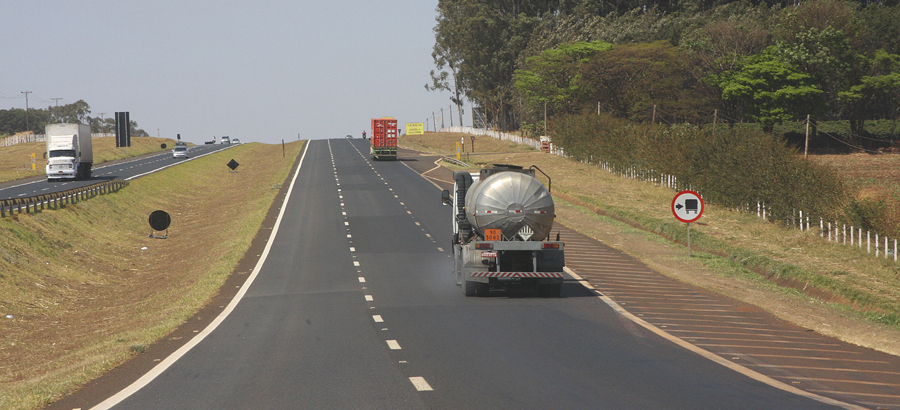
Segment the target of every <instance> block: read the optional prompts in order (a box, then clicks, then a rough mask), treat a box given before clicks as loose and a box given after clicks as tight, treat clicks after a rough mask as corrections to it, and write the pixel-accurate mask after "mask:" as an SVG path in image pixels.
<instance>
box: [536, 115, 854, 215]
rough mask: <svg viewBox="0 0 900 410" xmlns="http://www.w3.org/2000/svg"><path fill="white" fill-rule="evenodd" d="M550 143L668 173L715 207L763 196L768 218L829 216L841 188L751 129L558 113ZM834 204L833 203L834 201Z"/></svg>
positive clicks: (577, 154) (622, 165) (616, 166)
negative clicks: (800, 214) (798, 214)
mask: <svg viewBox="0 0 900 410" xmlns="http://www.w3.org/2000/svg"><path fill="white" fill-rule="evenodd" d="M551 129H552V130H553V134H552V135H553V139H554V143H555V144H557V145H558V146H560V147H562V148H563V149H564V150H565V151H566V153H567V154H568V155H570V156H572V157H574V158H575V159H578V160H586V161H590V162H593V163H597V162H598V161H603V162H604V163H606V164H607V165H609V166H610V167H611V168H612V169H613V170H614V171H618V172H624V171H625V170H629V169H635V170H637V171H638V172H640V174H641V175H644V176H647V177H658V176H659V175H661V174H670V175H674V176H676V177H677V178H678V181H679V185H680V186H681V187H684V188H688V187H690V188H692V189H694V190H696V191H698V192H699V193H700V194H701V195H703V197H704V198H705V199H707V200H710V201H712V202H715V203H718V204H720V205H725V206H731V207H743V206H751V207H755V206H756V202H757V201H759V202H763V203H765V204H766V205H767V206H768V207H769V215H771V216H772V218H786V217H789V216H791V215H793V214H794V212H795V211H796V210H803V211H804V212H805V213H812V214H814V215H818V216H822V217H825V218H835V217H837V216H838V213H839V212H838V211H839V210H840V209H841V207H842V206H843V204H844V203H846V202H847V201H846V198H847V197H848V196H847V188H846V187H845V186H844V184H843V182H842V180H841V179H840V178H839V177H838V176H837V174H836V173H835V172H834V171H832V170H831V169H830V168H827V167H825V166H822V165H818V164H815V163H812V162H809V161H805V160H803V158H802V157H801V156H799V155H798V153H797V151H796V150H794V149H792V148H789V147H788V146H787V145H786V144H785V142H784V141H783V140H781V139H780V138H778V137H775V136H773V135H771V134H766V133H763V132H761V131H759V130H753V129H746V128H729V127H720V128H719V129H718V130H717V132H716V133H713V132H712V129H711V128H709V127H706V128H701V127H697V126H694V125H690V124H685V125H673V126H668V125H648V124H638V123H633V122H629V121H627V120H623V119H617V118H612V117H608V116H603V115H599V116H598V115H561V116H557V117H555V118H554V119H553V120H552V121H551ZM836 205H837V206H836Z"/></svg>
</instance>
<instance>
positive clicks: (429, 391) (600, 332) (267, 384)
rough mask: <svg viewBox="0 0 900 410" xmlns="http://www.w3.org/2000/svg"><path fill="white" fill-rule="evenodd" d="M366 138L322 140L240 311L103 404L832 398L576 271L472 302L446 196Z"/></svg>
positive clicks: (549, 403) (501, 405) (299, 405)
mask: <svg viewBox="0 0 900 410" xmlns="http://www.w3.org/2000/svg"><path fill="white" fill-rule="evenodd" d="M367 143H368V141H364V140H346V139H342V140H330V141H324V140H318V141H311V142H310V143H309V145H308V150H307V152H306V153H305V156H304V159H303V163H302V164H301V166H300V168H299V169H298V172H297V176H296V179H295V180H294V183H293V186H292V190H291V191H290V194H289V195H288V202H287V205H286V207H285V208H284V209H282V212H283V214H282V217H281V221H280V225H278V226H277V228H276V230H275V232H276V234H275V236H274V239H272V240H271V243H269V246H270V249H269V253H268V254H266V255H263V257H264V263H263V264H262V265H261V268H259V270H258V271H256V272H255V273H254V275H255V276H253V275H252V277H253V279H252V284H250V285H249V287H247V288H246V293H239V295H241V294H242V295H243V296H242V298H241V299H240V300H239V302H238V303H237V304H236V305H234V306H233V310H231V308H232V306H229V308H228V309H225V311H226V312H228V311H229V310H230V313H229V314H228V315H227V317H225V318H224V320H223V321H221V322H220V323H219V324H218V326H217V327H216V328H215V330H212V331H211V332H208V334H207V333H206V332H201V333H200V334H201V335H203V336H204V337H203V338H202V340H200V341H199V343H197V344H196V345H195V346H193V348H192V349H190V350H189V351H187V352H186V353H185V354H183V356H179V357H180V358H179V359H178V360H173V359H174V357H170V358H169V359H166V360H163V361H162V363H164V364H166V365H167V366H168V367H166V368H165V370H161V368H157V372H155V373H154V375H155V374H156V373H159V374H158V375H156V377H155V378H152V381H150V382H149V384H146V385H143V384H140V385H138V386H135V387H134V388H132V389H130V390H128V392H127V393H122V394H119V395H117V396H114V399H112V400H110V401H107V402H105V404H102V405H101V406H99V407H97V408H107V407H108V406H110V405H112V406H114V407H113V408H115V409H151V408H158V409H163V408H167V409H221V408H228V409H262V408H265V409H347V408H354V409H710V408H740V409H814V408H815V409H821V408H832V407H830V406H827V405H825V404H823V403H820V402H817V401H813V400H810V399H807V398H803V397H800V396H796V395H793V394H790V393H787V392H784V391H782V390H779V389H775V388H773V387H770V386H768V385H765V384H763V383H761V382H757V381H755V380H752V379H750V378H748V377H745V376H742V375H740V374H738V373H736V372H733V371H731V370H728V369H726V368H724V367H722V366H719V365H716V364H714V363H713V362H711V361H710V360H707V359H705V358H702V357H700V356H698V355H696V354H694V353H691V352H689V351H687V350H685V349H684V348H681V347H678V346H676V345H675V344H673V343H671V342H669V341H667V340H664V339H662V338H660V337H658V336H656V335H655V334H653V333H650V332H649V331H647V330H645V329H643V328H641V327H639V326H635V325H634V324H633V323H632V322H630V321H628V320H626V319H624V318H623V317H622V316H621V315H619V314H617V313H615V312H614V311H612V310H611V308H610V307H609V306H608V305H607V304H605V303H604V302H603V301H601V300H599V299H598V298H597V297H596V296H594V294H593V293H591V292H589V291H588V290H587V289H585V288H584V287H582V286H581V285H580V284H579V283H577V282H575V281H570V282H567V283H566V284H565V285H564V287H563V297H561V298H539V297H536V296H535V295H532V294H529V293H528V292H526V291H522V292H516V291H511V292H505V293H504V292H497V293H494V294H492V295H491V296H490V297H483V298H467V297H465V296H463V293H462V291H461V290H460V289H459V288H458V287H456V286H455V282H454V278H453V277H452V276H451V274H450V263H451V262H450V259H449V253H448V250H449V246H448V244H449V238H450V231H451V226H450V221H451V215H450V212H451V211H450V210H449V209H448V208H444V207H442V206H441V202H440V194H439V190H438V189H437V188H436V187H435V186H434V185H432V184H431V183H430V182H428V181H426V180H425V179H424V178H422V177H421V176H419V175H418V174H417V173H416V172H414V171H413V170H412V169H410V168H409V167H407V166H405V165H404V163H403V161H394V162H373V161H371V160H370V159H369V158H368V155H367V146H366V144H367ZM169 364H170V365H169ZM160 370H161V372H160ZM148 378H150V377H148ZM137 387H140V388H139V389H138V388H137Z"/></svg>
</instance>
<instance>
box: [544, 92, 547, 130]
mask: <svg viewBox="0 0 900 410" xmlns="http://www.w3.org/2000/svg"><path fill="white" fill-rule="evenodd" d="M544 135H545V136H546V135H547V100H544Z"/></svg>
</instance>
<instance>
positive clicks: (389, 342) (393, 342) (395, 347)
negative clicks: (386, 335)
mask: <svg viewBox="0 0 900 410" xmlns="http://www.w3.org/2000/svg"><path fill="white" fill-rule="evenodd" d="M386 342H387V345H388V347H389V348H391V350H400V349H401V347H400V343H397V341H396V340H387V341H386Z"/></svg>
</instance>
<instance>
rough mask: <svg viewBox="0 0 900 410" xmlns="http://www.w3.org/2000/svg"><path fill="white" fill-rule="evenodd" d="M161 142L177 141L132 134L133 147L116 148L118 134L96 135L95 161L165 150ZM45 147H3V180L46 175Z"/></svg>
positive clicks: (0, 156) (169, 145)
mask: <svg viewBox="0 0 900 410" xmlns="http://www.w3.org/2000/svg"><path fill="white" fill-rule="evenodd" d="M162 144H166V147H167V149H171V148H172V146H174V145H175V140H173V139H170V138H155V137H142V138H132V139H131V147H129V148H128V149H125V148H116V139H115V137H103V138H94V139H93V141H92V147H93V149H94V164H100V163H103V162H108V161H113V160H117V159H122V158H128V157H134V156H138V155H144V154H148V153H151V152H157V151H162V150H163V149H162V148H160V146H161V145H162ZM46 149H47V144H45V143H43V142H32V143H27V144H16V145H12V146H9V147H0V182H5V181H12V180H16V179H21V178H28V177H31V176H36V175H45V173H46V172H47V171H46V170H45V167H46V166H47V160H46V159H44V153H45V150H46ZM31 154H34V156H35V161H34V167H35V169H34V170H32V169H31V165H32V163H31Z"/></svg>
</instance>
